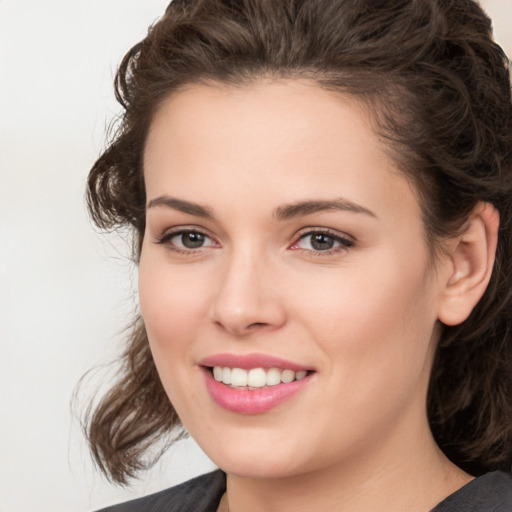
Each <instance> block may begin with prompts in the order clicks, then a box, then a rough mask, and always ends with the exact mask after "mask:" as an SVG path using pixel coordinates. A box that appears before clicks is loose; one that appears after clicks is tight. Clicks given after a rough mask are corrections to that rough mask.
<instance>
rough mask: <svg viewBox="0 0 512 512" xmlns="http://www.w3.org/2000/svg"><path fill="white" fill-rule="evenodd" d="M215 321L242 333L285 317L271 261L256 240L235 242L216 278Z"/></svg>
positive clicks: (233, 332) (277, 323)
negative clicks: (275, 285)
mask: <svg viewBox="0 0 512 512" xmlns="http://www.w3.org/2000/svg"><path fill="white" fill-rule="evenodd" d="M217 283H218V289H217V290H216V292H215V297H214V303H213V308H212V316H213V321H214V322H215V323H217V324H219V325H221V326H222V327H223V328H224V329H226V330H227V331H228V332H230V333H232V334H235V335H238V336H242V335H246V334H248V333H250V332H253V331H254V330H255V329H261V328H267V329H268V328H271V327H277V326H279V325H281V324H282V323H283V321H284V310H283V309H282V305H281V304H280V303H279V302H280V301H279V297H278V296H277V294H276V290H275V287H274V286H272V284H271V283H272V264H271V262H270V261H269V258H268V257H266V256H265V251H263V250H262V249H261V248H260V247H255V246H254V245H253V244H249V243H247V244H240V245H239V246H234V247H233V248H232V249H231V250H230V251H229V255H228V256H227V257H226V259H225V262H224V266H223V269H222V271H221V274H220V275H219V279H218V280H217Z"/></svg>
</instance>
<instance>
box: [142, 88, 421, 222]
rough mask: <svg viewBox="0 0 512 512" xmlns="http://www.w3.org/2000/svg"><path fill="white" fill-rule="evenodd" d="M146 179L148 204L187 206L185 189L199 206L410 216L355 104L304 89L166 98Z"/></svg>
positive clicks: (406, 195) (189, 91)
mask: <svg viewBox="0 0 512 512" xmlns="http://www.w3.org/2000/svg"><path fill="white" fill-rule="evenodd" d="M144 172H145V181H146V187H147V192H148V198H151V196H155V195H157V194H162V193H167V194H172V195H173V196H175V195H176V194H179V195H181V196H185V198H187V197H186V196H189V195H190V194H191V190H192V188H193V193H194V197H196V198H200V199H201V201H203V202H205V201H206V202H210V201H211V200H212V198H213V197H214V198H215V200H217V201H222V200H223V199H224V200H225V201H228V202H229V203H230V204H232V203H233V202H235V203H236V200H235V199H236V198H237V197H240V198H243V201H242V200H241V206H242V207H243V206H245V205H246V204H251V201H252V200H253V199H254V200H259V199H261V197H262V196H264V197H265V198H267V199H268V200H269V201H273V202H274V203H276V204H278V203H283V202H293V201H295V200H301V199H304V197H305V196H307V197H308V198H309V197H312V196H315V197H316V198H322V199H325V198H332V196H333V194H334V195H337V196H343V197H347V196H348V198H349V199H350V200H351V201H354V202H357V203H359V204H363V205H365V206H368V208H369V209H374V208H372V205H373V204H374V203H376V202H378V201H377V199H378V200H379V201H380V203H381V204H380V205H377V207H378V208H380V207H381V206H382V207H386V208H388V209H390V210H393V209H394V210H396V209H397V208H398V209H400V208H405V207H406V206H407V208H408V209H409V210H411V211H414V212H415V213H417V201H416V198H415V195H414V193H413V191H412V190H411V188H410V186H409V184H408V182H407V180H405V179H404V177H403V175H402V173H401V172H399V171H398V170H397V169H396V167H395V166H394V164H393V162H392V161H391V159H390V158H389V156H388V154H387V152H386V146H385V145H384V143H383V142H382V141H381V140H380V139H379V137H378V136H377V134H376V133H375V131H374V130H373V128H372V124H371V121H370V115H369V114H368V112H367V110H366V109H365V107H364V106H363V105H362V104H361V102H359V101H356V100H355V99H354V98H353V97H351V96H348V95H343V94H340V93H333V92H331V91H327V90H325V89H322V88H321V87H320V86H318V85H317V84H315V83H314V82H312V81H308V80H261V81H259V82H254V83H251V84H250V85H244V86H240V87H234V86H226V85H213V86H208V85H193V86H190V87H188V88H186V89H184V90H182V91H180V92H177V93H175V94H173V95H171V96H170V97H169V98H167V99H166V100H165V101H164V102H163V103H162V105H161V106H160V108H159V109H158V110H157V112H156V114H155V116H154V119H153V122H152V124H151V127H150V131H149V134H148V138H147V143H146V147H145V154H144ZM212 191H215V194H214V195H213V194H212ZM397 199H400V200H401V201H402V202H403V203H404V204H400V203H399V202H397ZM405 203H409V204H407V205H406V204H405Z"/></svg>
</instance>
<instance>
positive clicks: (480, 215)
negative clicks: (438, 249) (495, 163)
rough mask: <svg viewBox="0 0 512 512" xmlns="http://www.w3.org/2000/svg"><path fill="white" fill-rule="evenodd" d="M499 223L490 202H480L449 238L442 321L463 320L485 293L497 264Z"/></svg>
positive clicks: (456, 323) (455, 321)
mask: <svg viewBox="0 0 512 512" xmlns="http://www.w3.org/2000/svg"><path fill="white" fill-rule="evenodd" d="M499 224H500V217H499V213H498V211H497V210H496V209H495V208H494V207H493V206H492V205H491V204H489V203H483V202H480V203H478V204H477V206H476V207H475V208H474V210H473V211H472V213H471V215H470V216H469V218H468V220H467V222H466V224H465V227H464V231H463V232H462V234H460V235H458V236H457V237H455V238H453V239H450V240H449V241H448V242H447V244H446V246H447V247H446V249H447V255H446V258H447V259H446V260H445V263H446V265H443V267H444V268H446V272H442V274H443V279H444V284H443V289H442V291H441V293H442V296H441V301H440V304H439V312H438V318H439V320H440V321H441V322H442V323H443V324H445V325H458V324H460V323H462V322H464V320H466V318H467V317H468V316H469V315H470V313H471V311H473V308H474V307H475V306H476V304H477V303H478V301H479V300H480V298H481V297H482V295H483V294H484V292H485V289H486V288H487V285H488V284H489V280H490V278H491V273H492V269H493V266H494V258H495V254H496V246H497V243H498V228H499Z"/></svg>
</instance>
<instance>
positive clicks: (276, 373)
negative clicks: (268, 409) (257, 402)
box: [267, 368, 281, 386]
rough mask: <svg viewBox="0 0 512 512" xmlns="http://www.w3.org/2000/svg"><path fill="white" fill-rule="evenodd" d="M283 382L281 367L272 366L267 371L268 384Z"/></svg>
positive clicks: (273, 384)
mask: <svg viewBox="0 0 512 512" xmlns="http://www.w3.org/2000/svg"><path fill="white" fill-rule="evenodd" d="M276 384H281V370H280V369H279V368H270V370H269V371H268V372H267V386H275V385H276Z"/></svg>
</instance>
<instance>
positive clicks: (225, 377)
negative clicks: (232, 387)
mask: <svg viewBox="0 0 512 512" xmlns="http://www.w3.org/2000/svg"><path fill="white" fill-rule="evenodd" d="M222 382H224V384H231V368H222Z"/></svg>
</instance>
